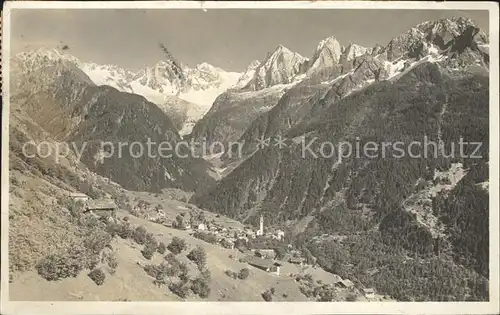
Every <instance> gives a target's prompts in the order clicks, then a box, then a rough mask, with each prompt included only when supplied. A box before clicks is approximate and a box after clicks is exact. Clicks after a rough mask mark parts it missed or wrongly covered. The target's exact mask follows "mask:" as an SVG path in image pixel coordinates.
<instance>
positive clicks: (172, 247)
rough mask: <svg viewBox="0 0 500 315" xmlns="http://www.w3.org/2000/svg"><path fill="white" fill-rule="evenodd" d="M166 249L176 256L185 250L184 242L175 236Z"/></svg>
mask: <svg viewBox="0 0 500 315" xmlns="http://www.w3.org/2000/svg"><path fill="white" fill-rule="evenodd" d="M167 248H168V250H169V251H170V252H172V253H173V254H176V255H177V254H179V253H180V252H182V251H183V250H185V249H186V241H185V240H183V239H181V238H178V237H177V236H175V237H174V238H173V239H172V241H171V242H170V244H169V245H168V247H167Z"/></svg>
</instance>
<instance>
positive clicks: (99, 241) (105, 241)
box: [83, 230, 111, 255]
mask: <svg viewBox="0 0 500 315" xmlns="http://www.w3.org/2000/svg"><path fill="white" fill-rule="evenodd" d="M110 243H111V235H109V234H108V233H106V232H104V231H102V230H94V231H92V232H90V233H88V234H87V235H86V236H85V240H84V241H83V245H84V246H85V248H87V249H88V250H89V251H91V252H92V253H93V254H96V255H97V254H99V253H100V252H101V251H102V250H103V249H104V247H106V245H109V244H110Z"/></svg>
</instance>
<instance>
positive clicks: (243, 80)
mask: <svg viewBox="0 0 500 315" xmlns="http://www.w3.org/2000/svg"><path fill="white" fill-rule="evenodd" d="M259 66H260V61H258V60H253V61H252V62H250V64H249V65H248V66H247V68H246V69H245V72H243V74H242V75H241V76H240V77H239V78H238V81H237V82H236V84H235V85H234V88H235V89H241V88H243V87H245V86H246V85H247V84H248V82H250V80H252V78H253V76H254V74H255V70H256V69H257V68H258V67H259Z"/></svg>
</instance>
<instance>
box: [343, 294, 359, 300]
mask: <svg viewBox="0 0 500 315" xmlns="http://www.w3.org/2000/svg"><path fill="white" fill-rule="evenodd" d="M345 300H346V301H348V302H355V301H356V300H357V297H356V295H355V294H352V293H351V294H349V295H348V296H347V297H346V298H345Z"/></svg>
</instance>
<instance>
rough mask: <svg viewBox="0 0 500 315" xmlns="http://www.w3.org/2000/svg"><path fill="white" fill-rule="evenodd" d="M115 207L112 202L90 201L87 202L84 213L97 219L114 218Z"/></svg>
mask: <svg viewBox="0 0 500 315" xmlns="http://www.w3.org/2000/svg"><path fill="white" fill-rule="evenodd" d="M117 208H118V207H117V206H116V204H115V202H114V201H113V200H105V199H104V200H103V199H100V200H91V201H88V202H87V207H86V209H85V211H84V212H87V213H88V212H90V213H92V214H94V215H97V216H99V217H113V218H115V217H116V209H117Z"/></svg>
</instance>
